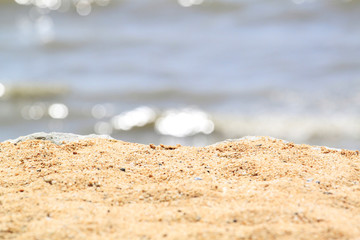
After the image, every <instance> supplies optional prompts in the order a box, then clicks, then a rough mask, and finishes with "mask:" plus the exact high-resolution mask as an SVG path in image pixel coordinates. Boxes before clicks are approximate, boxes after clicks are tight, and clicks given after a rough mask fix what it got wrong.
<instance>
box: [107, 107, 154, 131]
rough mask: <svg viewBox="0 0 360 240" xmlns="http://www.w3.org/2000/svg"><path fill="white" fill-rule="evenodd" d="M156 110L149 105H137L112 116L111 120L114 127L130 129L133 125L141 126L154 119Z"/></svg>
mask: <svg viewBox="0 0 360 240" xmlns="http://www.w3.org/2000/svg"><path fill="white" fill-rule="evenodd" d="M155 118H156V112H155V111H154V110H153V109H152V108H150V107H146V106H144V107H138V108H135V109H134V110H131V111H128V112H124V113H122V114H119V115H117V116H114V117H113V118H112V120H111V122H112V124H113V126H114V128H115V129H118V130H125V131H127V130H130V129H132V128H133V127H143V126H145V125H146V124H149V123H152V122H153V121H155Z"/></svg>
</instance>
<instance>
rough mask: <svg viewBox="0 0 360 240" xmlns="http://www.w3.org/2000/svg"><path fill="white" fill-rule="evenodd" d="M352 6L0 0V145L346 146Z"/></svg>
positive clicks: (354, 57)
mask: <svg viewBox="0 0 360 240" xmlns="http://www.w3.org/2000/svg"><path fill="white" fill-rule="evenodd" d="M359 23H360V1H356V0H352V1H351V0H36V1H35V0H2V1H0V141H5V140H7V139H12V138H17V137H19V136H23V135H27V134H30V133H34V132H71V133H76V134H92V133H96V134H106V135H110V136H112V137H114V138H116V139H119V140H123V141H130V142H137V143H143V144H150V143H154V144H160V143H163V144H169V145H171V144H182V145H190V146H205V145H209V144H213V143H216V142H219V141H222V140H225V139H237V138H241V137H244V136H272V137H275V138H280V139H284V140H287V141H290V142H295V143H299V144H301V143H304V144H312V145H325V146H329V147H335V148H346V149H353V150H356V149H359V146H360V145H359V144H360V24H359Z"/></svg>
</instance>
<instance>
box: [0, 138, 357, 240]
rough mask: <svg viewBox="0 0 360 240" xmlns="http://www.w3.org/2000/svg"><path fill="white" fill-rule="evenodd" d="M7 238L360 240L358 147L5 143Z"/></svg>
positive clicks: (0, 231) (0, 171) (2, 196)
mask: <svg viewBox="0 0 360 240" xmlns="http://www.w3.org/2000/svg"><path fill="white" fill-rule="evenodd" d="M0 239H87V240H89V239H358V240H359V239H360V156H359V152H358V151H347V150H333V149H328V148H325V147H313V146H309V145H296V144H293V143H286V142H284V141H282V140H276V139H272V138H268V137H261V138H257V139H255V138H254V139H242V140H239V141H229V142H223V143H219V144H217V145H212V146H207V147H185V146H179V145H178V146H164V145H161V146H155V145H141V144H135V143H128V142H122V141H118V140H112V139H83V140H80V141H78V142H71V143H65V144H62V145H56V144H54V143H51V142H49V141H43V140H27V141H24V142H19V143H17V144H14V143H10V142H3V143H1V144H0Z"/></svg>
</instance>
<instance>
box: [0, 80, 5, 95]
mask: <svg viewBox="0 0 360 240" xmlns="http://www.w3.org/2000/svg"><path fill="white" fill-rule="evenodd" d="M4 94H5V86H4V84H2V83H0V97H2V96H3V95H4Z"/></svg>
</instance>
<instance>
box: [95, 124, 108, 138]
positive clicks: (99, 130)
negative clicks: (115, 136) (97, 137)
mask: <svg viewBox="0 0 360 240" xmlns="http://www.w3.org/2000/svg"><path fill="white" fill-rule="evenodd" d="M94 131H95V133H96V134H105V135H110V134H111V133H112V131H113V127H112V126H111V124H110V123H108V122H98V123H96V124H95V126H94Z"/></svg>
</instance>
